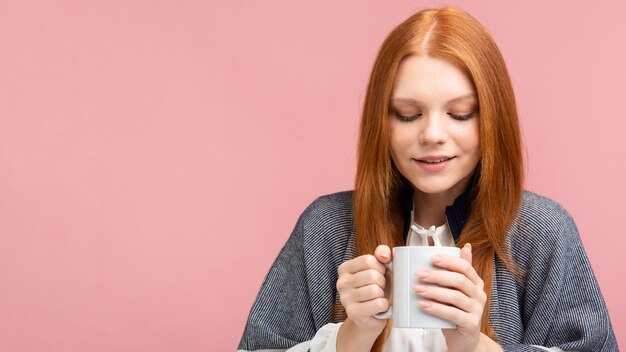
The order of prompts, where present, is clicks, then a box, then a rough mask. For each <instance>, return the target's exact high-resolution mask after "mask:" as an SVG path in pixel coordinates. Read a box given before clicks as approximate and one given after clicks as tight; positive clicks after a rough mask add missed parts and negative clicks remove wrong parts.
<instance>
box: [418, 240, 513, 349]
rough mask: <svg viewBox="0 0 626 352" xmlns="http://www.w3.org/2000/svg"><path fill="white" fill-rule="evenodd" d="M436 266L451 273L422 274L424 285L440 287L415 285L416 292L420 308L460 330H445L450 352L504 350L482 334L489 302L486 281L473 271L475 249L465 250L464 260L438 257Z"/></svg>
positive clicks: (462, 252) (469, 246)
mask: <svg viewBox="0 0 626 352" xmlns="http://www.w3.org/2000/svg"><path fill="white" fill-rule="evenodd" d="M432 261H433V264H434V265H435V266H437V267H440V268H443V269H447V270H422V271H419V272H417V273H416V274H417V276H418V277H419V279H420V280H421V281H422V282H425V283H429V284H436V285H438V286H425V285H415V286H414V287H413V289H414V290H415V292H416V293H417V294H418V295H420V296H421V297H422V298H424V300H422V301H420V303H419V304H420V307H421V308H422V309H423V310H424V311H425V312H427V313H430V314H432V315H436V316H438V317H441V318H443V319H446V320H448V321H451V322H452V323H453V324H455V325H456V326H457V328H456V329H443V330H442V332H443V335H444V337H445V339H446V345H447V346H448V351H463V352H465V351H471V352H473V351H477V350H481V351H490V350H500V351H501V350H502V349H501V348H499V346H498V345H497V344H496V343H495V342H493V341H492V340H491V339H489V338H488V337H487V336H486V335H483V334H481V333H480V322H481V319H482V314H483V310H484V308H485V303H486V301H487V295H486V294H485V291H484V290H483V288H484V283H483V280H482V279H481V278H480V276H478V273H476V270H474V267H472V246H471V245H470V244H469V243H468V244H466V245H465V246H464V247H463V248H462V249H461V258H457V257H453V256H450V255H440V256H434V257H433V258H432Z"/></svg>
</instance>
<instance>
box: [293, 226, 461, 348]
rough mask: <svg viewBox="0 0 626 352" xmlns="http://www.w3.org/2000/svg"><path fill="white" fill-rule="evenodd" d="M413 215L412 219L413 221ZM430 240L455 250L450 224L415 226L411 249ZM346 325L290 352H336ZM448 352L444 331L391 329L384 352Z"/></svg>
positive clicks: (327, 328)
mask: <svg viewBox="0 0 626 352" xmlns="http://www.w3.org/2000/svg"><path fill="white" fill-rule="evenodd" d="M412 215H413V214H411V219H413V216H412ZM428 237H432V240H433V242H434V243H433V244H434V245H441V246H454V245H455V244H454V238H453V237H452V233H451V232H450V229H449V228H448V225H447V224H443V225H441V226H438V227H436V226H431V227H430V228H429V229H425V228H423V227H421V226H420V225H418V224H416V223H415V222H413V223H412V224H411V230H410V231H409V234H408V236H407V246H427V245H428ZM341 324H343V323H336V324H335V323H329V324H326V325H324V326H323V327H322V328H321V329H319V330H318V331H317V333H316V334H315V337H313V339H312V340H311V341H306V342H303V343H301V344H299V345H296V346H294V347H292V348H290V349H288V350H287V351H290V352H298V351H307V350H309V349H310V351H311V352H336V346H337V333H338V332H339V327H341ZM400 351H402V352H405V351H434V352H439V351H447V348H446V341H445V339H444V337H443V333H442V332H441V329H415V328H391V333H390V334H389V338H388V339H387V341H385V345H384V346H383V352H400Z"/></svg>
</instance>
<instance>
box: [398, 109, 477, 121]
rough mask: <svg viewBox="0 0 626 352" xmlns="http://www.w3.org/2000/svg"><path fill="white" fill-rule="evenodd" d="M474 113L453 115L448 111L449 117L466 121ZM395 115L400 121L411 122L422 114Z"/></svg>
mask: <svg viewBox="0 0 626 352" xmlns="http://www.w3.org/2000/svg"><path fill="white" fill-rule="evenodd" d="M475 114H476V112H475V111H473V112H471V113H469V114H467V115H455V114H453V113H448V115H449V116H450V117H452V118H453V119H455V120H458V121H467V120H469V119H471V118H472V117H474V115H475ZM395 115H396V116H397V117H398V119H399V120H400V121H402V122H411V121H413V120H415V119H417V118H418V117H420V116H421V115H422V114H417V115H413V116H404V115H400V114H398V113H395Z"/></svg>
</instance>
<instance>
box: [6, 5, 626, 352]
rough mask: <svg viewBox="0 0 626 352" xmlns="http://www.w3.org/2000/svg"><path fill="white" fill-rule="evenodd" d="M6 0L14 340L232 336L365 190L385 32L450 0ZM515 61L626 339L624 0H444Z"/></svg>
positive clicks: (67, 349) (222, 339) (214, 347)
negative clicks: (281, 264)
mask: <svg viewBox="0 0 626 352" xmlns="http://www.w3.org/2000/svg"><path fill="white" fill-rule="evenodd" d="M209 3H210V2H208V1H192V0H186V1H182V0H180V1H145V0H131V1H93V0H92V1H78V0H74V1H70V0H59V1H55V2H48V1H42V0H33V1H11V2H9V1H4V2H2V3H0V48H2V49H1V50H2V58H1V59H0V82H1V83H0V122H1V123H0V351H13V352H21V351H47V352H51V351H64V352H73V351H94V352H100V351H145V350H151V351H172V350H181V351H209V350H210V351H227V350H234V349H235V347H236V345H237V343H238V341H239V338H240V336H241V332H242V330H243V327H244V323H245V319H246V316H247V314H248V311H249V309H250V306H251V304H252V302H253V300H254V298H255V296H256V293H257V290H258V287H259V285H260V284H261V282H262V280H263V277H264V275H265V273H266V272H267V270H268V268H269V265H270V264H271V262H272V261H273V259H274V257H275V255H276V254H277V253H278V251H279V250H280V248H281V247H282V245H283V243H284V242H285V240H286V239H287V237H288V235H289V234H290V232H291V230H292V228H293V226H294V224H295V221H296V219H297V217H298V216H299V214H300V213H301V211H302V210H303V209H304V208H305V207H306V206H307V205H308V204H309V203H310V202H311V201H313V200H314V199H315V198H316V197H317V196H319V195H322V194H326V193H331V192H336V191H340V190H347V189H351V188H352V180H353V175H354V168H355V167H354V163H355V145H356V136H357V124H358V119H359V111H360V107H361V103H362V100H363V92H364V86H365V83H366V79H367V76H368V73H369V70H370V68H371V65H372V61H373V58H374V56H375V53H376V50H377V48H378V46H379V45H380V43H381V41H382V40H383V38H384V37H385V35H386V34H387V33H388V31H389V30H390V29H391V28H392V27H393V26H394V25H395V24H397V23H399V22H400V21H401V20H403V19H404V18H405V17H407V16H408V15H409V14H411V13H412V12H414V11H415V10H418V9H421V8H423V7H425V6H428V5H439V4H440V3H439V2H434V1H421V2H419V5H418V4H417V2H414V3H413V4H412V3H411V2H408V1H403V2H395V3H391V2H382V1H380V2H368V3H364V2H363V1H354V0H352V1H338V2H330V1H329V2H327V3H326V4H318V3H317V2H306V3H304V4H298V5H296V4H294V3H295V2H293V1H287V0H285V1H269V2H268V1H222V2H221V4H214V3H211V4H209ZM448 3H451V4H454V5H457V6H460V7H463V8H465V9H467V10H468V11H469V12H470V13H472V14H473V15H474V16H475V17H477V18H478V19H479V20H480V21H482V22H483V23H484V24H485V25H486V26H487V27H488V28H489V29H490V31H491V32H492V33H493V35H494V37H495V38H496V40H497V42H498V43H499V45H500V48H501V49H502V51H503V53H504V56H505V58H506V60H507V62H508V64H509V69H510V72H511V75H512V77H513V81H514V85H515V88H516V92H517V97H518V103H519V107H520V111H521V116H522V119H523V130H524V136H525V141H526V149H527V153H528V159H529V163H528V182H527V188H528V189H530V190H533V191H536V192H539V193H541V194H544V195H546V196H549V197H551V198H553V199H555V200H557V201H559V202H561V203H562V204H563V205H564V206H565V207H566V208H567V209H568V210H569V211H570V212H571V213H572V215H573V216H574V219H575V220H576V221H577V224H578V227H579V230H580V232H581V236H582V238H583V241H584V244H585V246H586V248H587V251H588V254H589V257H590V259H591V262H592V264H593V268H594V270H595V272H596V275H597V277H598V280H599V282H600V285H601V288H602V291H603V293H604V296H605V299H606V301H607V304H608V307H609V311H610V313H611V318H612V321H613V326H614V328H615V332H616V334H617V336H618V340H619V343H620V344H621V345H622V346H626V314H625V313H626V303H625V301H624V300H623V294H622V291H623V290H624V288H625V287H626V286H624V279H623V278H624V266H625V265H626V261H625V259H624V255H623V248H624V247H625V244H626V239H625V237H624V235H623V234H622V233H623V232H624V231H622V230H620V229H619V228H618V227H617V226H616V225H617V224H618V223H619V221H621V220H622V218H623V214H622V212H623V210H624V208H625V207H624V206H623V205H621V204H620V200H622V199H624V198H625V197H626V191H625V186H624V182H623V180H625V179H626V167H625V166H624V164H623V160H624V157H623V155H622V153H624V152H625V151H626V138H624V136H623V131H624V128H625V127H626V122H625V120H624V117H623V116H622V115H623V114H624V105H623V104H624V97H623V91H624V82H626V73H625V72H626V70H624V68H623V66H622V65H623V63H624V62H626V42H625V41H624V40H623V33H626V24H625V23H624V21H623V20H622V18H621V16H622V15H621V14H623V13H624V10H626V9H625V8H624V5H621V4H620V2H618V1H614V2H612V3H608V2H594V5H593V6H588V5H583V4H582V3H580V4H577V3H572V2H570V1H559V2H549V3H548V2H543V1H542V2H536V3H534V4H530V3H529V2H514V3H512V2H506V3H503V2H499V1H492V2H480V4H478V3H477V2H471V1H449V2H448Z"/></svg>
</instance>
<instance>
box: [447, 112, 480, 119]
mask: <svg viewBox="0 0 626 352" xmlns="http://www.w3.org/2000/svg"><path fill="white" fill-rule="evenodd" d="M448 115H449V116H450V117H452V118H453V119H455V120H459V121H466V120H469V119H471V118H472V117H474V115H476V111H472V112H470V113H469V114H467V115H457V114H453V113H451V112H449V113H448Z"/></svg>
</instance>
